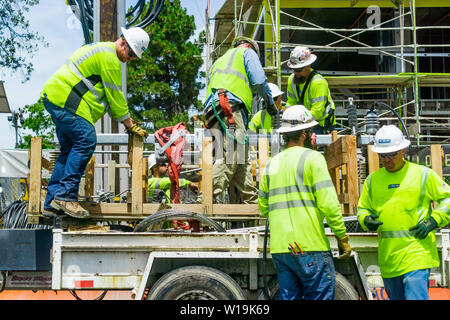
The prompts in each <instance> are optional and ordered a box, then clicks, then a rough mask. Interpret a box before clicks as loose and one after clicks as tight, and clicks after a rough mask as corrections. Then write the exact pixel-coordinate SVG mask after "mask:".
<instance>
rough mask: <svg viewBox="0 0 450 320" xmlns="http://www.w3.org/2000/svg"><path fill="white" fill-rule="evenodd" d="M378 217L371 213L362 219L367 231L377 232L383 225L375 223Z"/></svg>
mask: <svg viewBox="0 0 450 320" xmlns="http://www.w3.org/2000/svg"><path fill="white" fill-rule="evenodd" d="M377 218H378V216H377V215H376V214H374V213H371V214H370V215H368V216H367V217H365V218H364V224H365V225H366V227H367V229H369V231H377V229H378V227H379V226H381V225H382V224H383V222H381V221H377V220H376V219H377Z"/></svg>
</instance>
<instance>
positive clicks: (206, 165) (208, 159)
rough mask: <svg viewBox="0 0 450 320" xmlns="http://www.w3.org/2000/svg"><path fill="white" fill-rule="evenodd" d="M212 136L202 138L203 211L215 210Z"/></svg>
mask: <svg viewBox="0 0 450 320" xmlns="http://www.w3.org/2000/svg"><path fill="white" fill-rule="evenodd" d="M212 146H213V145H212V137H203V139H202V183H201V186H202V206H203V213H204V214H208V213H212V212H213V159H212Z"/></svg>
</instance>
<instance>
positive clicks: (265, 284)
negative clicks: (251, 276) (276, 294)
mask: <svg viewBox="0 0 450 320" xmlns="http://www.w3.org/2000/svg"><path fill="white" fill-rule="evenodd" d="M268 230H269V218H267V220H266V229H265V230H264V245H263V262H262V269H263V281H264V286H263V294H264V297H265V298H266V300H272V298H271V297H270V294H269V289H268V287H269V285H268V282H267V273H266V260H267V235H268Z"/></svg>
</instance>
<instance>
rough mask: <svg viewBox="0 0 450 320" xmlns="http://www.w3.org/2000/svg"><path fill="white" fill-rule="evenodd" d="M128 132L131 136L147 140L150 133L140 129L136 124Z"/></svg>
mask: <svg viewBox="0 0 450 320" xmlns="http://www.w3.org/2000/svg"><path fill="white" fill-rule="evenodd" d="M127 132H128V133H131V134H135V135H138V136H141V137H143V138H147V137H148V132H147V131H145V130H144V129H142V128H141V127H139V126H138V125H136V124H133V125H132V126H131V127H129V128H127Z"/></svg>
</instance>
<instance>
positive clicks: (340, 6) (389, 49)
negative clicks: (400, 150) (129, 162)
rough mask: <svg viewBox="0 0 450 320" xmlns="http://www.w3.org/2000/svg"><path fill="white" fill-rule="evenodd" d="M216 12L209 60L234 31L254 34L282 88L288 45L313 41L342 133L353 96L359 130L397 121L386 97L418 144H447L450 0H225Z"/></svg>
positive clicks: (270, 74)
mask: <svg viewBox="0 0 450 320" xmlns="http://www.w3.org/2000/svg"><path fill="white" fill-rule="evenodd" d="M213 19H214V21H215V27H214V38H213V39H212V40H211V46H210V50H209V51H208V60H209V61H208V63H209V64H208V65H211V63H212V62H213V61H214V60H215V59H217V58H218V57H220V56H221V55H222V54H223V53H224V52H225V51H226V50H227V49H228V48H229V47H230V45H231V42H232V40H233V38H234V37H235V36H236V35H244V36H247V37H250V38H252V39H254V40H256V41H257V42H258V44H259V46H260V48H261V52H262V54H261V62H262V63H263V66H264V67H265V70H266V73H267V76H268V78H269V81H272V82H274V83H276V84H278V85H279V86H280V85H281V88H282V91H285V92H286V90H285V89H286V85H287V79H288V76H289V74H290V73H291V71H290V70H289V68H288V67H287V64H286V62H287V60H288V59H289V54H290V52H291V50H292V49H293V48H294V47H295V46H299V45H302V46H307V47H309V48H310V49H311V50H312V51H313V52H314V53H315V54H316V55H317V56H318V59H317V61H316V62H315V63H314V65H313V68H315V69H316V70H318V72H319V73H320V74H322V75H323V76H324V77H325V78H326V79H327V81H328V83H329V86H330V90H331V93H332V97H333V100H334V102H335V105H336V112H337V115H336V118H337V122H338V125H337V126H338V133H339V134H349V133H350V132H351V126H352V125H353V126H354V124H349V121H348V118H349V117H348V110H347V109H348V108H347V107H348V105H349V98H352V99H353V103H354V104H355V105H356V107H357V116H358V118H357V119H358V120H357V125H356V129H357V133H367V132H368V131H369V132H371V131H370V130H371V129H373V128H372V127H371V125H377V124H378V125H382V124H387V123H392V124H400V123H399V121H398V119H397V118H396V117H395V116H394V115H393V114H392V112H389V110H388V109H386V108H384V109H383V108H382V107H381V106H382V103H386V104H388V105H389V106H391V107H393V108H394V109H395V110H396V111H397V112H398V113H399V115H400V116H401V117H402V120H403V121H404V123H405V125H406V126H407V129H408V132H409V134H410V138H411V139H412V141H413V143H414V145H415V146H425V145H430V144H432V143H441V144H446V143H449V134H448V133H449V127H450V122H449V115H450V100H449V99H450V88H449V86H450V44H449V43H450V32H449V29H450V4H449V2H448V1H425V0H424V1H420V0H416V1H414V0H412V1H411V0H410V1H402V0H392V1H391V0H382V1H358V0H345V1H334V0H333V1H332V0H323V1H291V0H227V1H225V3H224V4H223V6H222V8H221V9H220V10H219V11H218V13H217V14H216V16H215V17H213ZM375 102H379V105H378V107H375V108H374V111H375V113H373V112H372V113H369V115H368V112H369V111H370V110H371V108H372V107H373V106H374V103H375ZM374 114H376V117H374ZM366 116H367V117H366ZM366 118H367V120H369V121H366ZM373 120H377V122H375V121H373ZM366 124H367V125H368V126H366ZM445 149H446V147H445V146H444V150H445ZM447 153H448V152H447Z"/></svg>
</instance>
